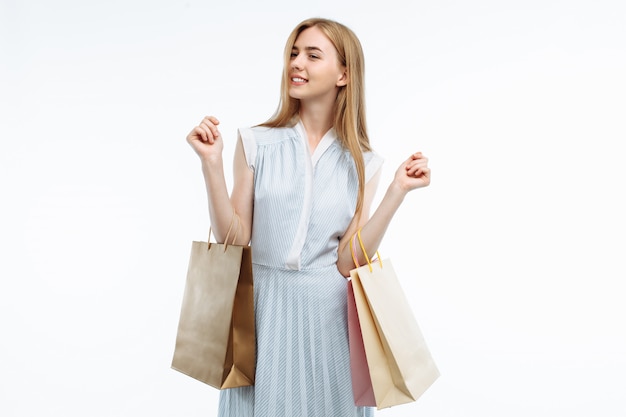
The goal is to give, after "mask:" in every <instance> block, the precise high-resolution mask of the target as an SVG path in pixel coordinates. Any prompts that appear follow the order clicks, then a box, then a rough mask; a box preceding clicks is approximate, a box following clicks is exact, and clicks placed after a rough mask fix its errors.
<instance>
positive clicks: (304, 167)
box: [219, 123, 382, 417]
mask: <svg viewBox="0 0 626 417" xmlns="http://www.w3.org/2000/svg"><path fill="white" fill-rule="evenodd" d="M239 135H240V137H241V140H242V143H243V145H244V151H245V154H246V159H247V162H248V165H249V166H250V167H251V168H252V169H253V170H254V220H253V227H252V238H251V246H252V262H253V273H254V285H255V287H254V293H255V313H256V329H257V368H256V381H255V385H254V387H242V388H233V389H226V390H222V391H221V392H220V401H219V416H220V417H252V416H254V417H364V416H372V415H373V413H374V410H373V408H370V407H356V406H355V405H354V398H353V394H352V383H351V376H350V359H349V347H348V333H347V317H346V316H347V313H346V296H347V294H346V288H347V287H346V284H347V282H346V279H345V278H344V277H343V276H342V275H341V274H340V273H339V272H338V270H337V267H336V261H337V247H338V244H339V239H340V238H341V237H342V236H343V234H344V232H345V230H346V229H347V227H348V225H349V224H350V221H351V220H352V217H353V215H354V210H355V207H356V198H357V192H358V179H357V175H356V168H355V164H354V161H353V159H352V157H351V155H350V153H349V152H348V151H347V150H346V149H343V148H342V146H341V144H340V142H339V141H338V139H337V137H336V135H335V132H334V130H332V129H331V130H330V131H329V132H328V133H327V134H326V135H325V136H324V137H323V138H322V140H321V142H320V143H319V144H318V146H317V148H316V149H315V151H314V153H313V154H311V153H310V151H309V147H308V140H307V139H306V133H305V130H304V127H303V126H302V124H301V123H298V124H296V125H295V126H294V127H285V128H264V127H254V128H247V129H240V130H239ZM364 157H365V161H366V180H368V179H369V178H371V177H372V176H373V175H374V174H375V173H376V171H377V170H378V169H379V168H380V166H381V164H382V158H380V156H378V155H377V154H375V153H373V152H368V153H366V154H365V155H364Z"/></svg>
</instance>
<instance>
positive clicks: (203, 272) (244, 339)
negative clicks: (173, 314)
mask: <svg viewBox="0 0 626 417" xmlns="http://www.w3.org/2000/svg"><path fill="white" fill-rule="evenodd" d="M238 220H239V219H238V218H237V227H236V229H235V233H234V236H235V237H233V238H232V241H231V244H228V241H229V237H230V234H231V231H232V228H233V223H232V222H231V225H230V228H229V230H228V234H227V235H226V240H225V243H224V244H218V243H211V232H210V231H209V239H208V241H207V242H193V243H192V246H191V255H190V258H189V267H188V270H187V281H186V284H185V291H184V295H183V302H182V307H181V312H180V319H179V324H178V332H177V335H176V346H175V349H174V357H173V359H172V365H171V366H172V368H173V369H175V370H177V371H179V372H182V373H184V374H186V375H188V376H190V377H192V378H195V379H197V380H199V381H202V382H204V383H206V384H208V385H211V386H212V387H215V388H218V389H224V388H234V387H240V386H247V385H254V375H255V364H256V351H255V350H256V347H255V327H254V298H253V297H254V294H253V278H252V257H251V249H250V247H249V246H237V245H234V244H233V243H234V242H235V239H236V236H237V231H238V228H239V221H238Z"/></svg>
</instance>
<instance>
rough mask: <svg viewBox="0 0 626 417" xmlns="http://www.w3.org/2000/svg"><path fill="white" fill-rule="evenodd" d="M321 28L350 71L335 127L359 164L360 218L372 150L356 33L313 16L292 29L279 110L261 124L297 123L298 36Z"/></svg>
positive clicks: (341, 92)
mask: <svg viewBox="0 0 626 417" xmlns="http://www.w3.org/2000/svg"><path fill="white" fill-rule="evenodd" d="M310 27H317V28H319V29H320V30H321V31H322V33H324V35H326V37H327V38H328V39H329V40H330V41H331V43H332V44H333V46H334V47H335V49H336V50H337V56H338V59H339V63H340V64H341V65H342V66H344V67H345V68H346V70H347V74H348V83H347V84H346V85H345V86H342V87H340V88H339V92H338V94H337V99H336V100H335V104H334V108H333V114H334V120H333V127H334V128H335V131H336V133H337V137H338V138H339V140H340V143H341V145H342V146H343V147H344V148H345V149H347V150H348V151H349V152H350V154H351V155H352V158H353V159H354V163H355V165H356V171H357V177H358V179H359V192H358V197H357V202H356V210H355V214H356V216H357V217H360V215H361V211H362V209H363V199H364V194H365V162H364V159H363V152H365V151H371V147H370V142H369V137H368V135H367V123H366V120H365V83H364V78H365V63H364V56H363V49H362V48H361V43H360V42H359V39H358V38H357V37H356V35H355V34H354V32H352V30H350V29H349V28H347V27H346V26H344V25H342V24H341V23H338V22H335V21H332V20H328V19H322V18H312V19H307V20H305V21H303V22H302V23H300V24H299V25H298V26H296V28H295V29H294V30H293V31H292V32H291V34H290V35H289V38H288V39H287V43H286V45H285V52H284V61H285V64H284V68H283V77H282V81H281V87H280V103H279V105H278V109H277V110H276V113H274V115H273V116H272V117H271V118H270V119H269V120H268V121H266V122H265V123H263V124H262V125H261V126H266V127H285V126H293V125H294V124H295V120H296V116H297V115H298V112H299V110H300V100H298V99H295V98H292V97H290V96H289V72H290V61H291V52H292V49H293V46H294V44H295V43H296V39H297V38H298V36H299V35H300V33H302V32H303V31H304V30H305V29H308V28H310Z"/></svg>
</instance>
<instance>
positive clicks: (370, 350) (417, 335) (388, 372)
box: [350, 236, 439, 409]
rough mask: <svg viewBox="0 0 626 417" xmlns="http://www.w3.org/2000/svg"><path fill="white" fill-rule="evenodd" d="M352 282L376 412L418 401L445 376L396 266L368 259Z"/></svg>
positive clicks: (357, 271)
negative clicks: (431, 352) (427, 343)
mask: <svg viewBox="0 0 626 417" xmlns="http://www.w3.org/2000/svg"><path fill="white" fill-rule="evenodd" d="M359 239H360V236H359ZM366 256H367V255H366ZM350 277H351V285H352V289H353V292H354V298H355V303H356V307H357V312H358V317H359V324H360V326H361V333H362V337H363V345H364V347H365V354H366V358H367V363H368V366H369V371H370V377H371V381H372V387H373V389H374V397H375V399H376V407H377V408H378V409H382V408H387V407H391V406H394V405H399V404H405V403H408V402H412V401H415V400H417V399H418V398H419V397H420V396H421V395H422V394H423V393H424V392H425V391H426V390H427V389H428V388H429V387H430V386H431V385H432V384H433V383H434V382H435V380H436V379H437V378H438V377H439V371H438V369H437V366H436V365H435V362H434V360H433V358H432V356H431V354H430V351H429V349H428V347H427V345H426V342H425V341H424V337H423V336H422V332H421V330H420V328H419V326H418V324H417V321H416V320H415V317H414V315H413V312H412V310H411V308H410V305H409V303H408V300H407V299H406V297H405V295H404V292H403V291H402V288H401V286H400V283H399V281H398V279H397V276H396V273H395V271H394V269H393V266H392V265H391V261H389V260H383V261H379V262H378V263H371V262H370V260H369V259H368V265H364V266H361V267H357V268H355V269H353V270H352V271H351V272H350Z"/></svg>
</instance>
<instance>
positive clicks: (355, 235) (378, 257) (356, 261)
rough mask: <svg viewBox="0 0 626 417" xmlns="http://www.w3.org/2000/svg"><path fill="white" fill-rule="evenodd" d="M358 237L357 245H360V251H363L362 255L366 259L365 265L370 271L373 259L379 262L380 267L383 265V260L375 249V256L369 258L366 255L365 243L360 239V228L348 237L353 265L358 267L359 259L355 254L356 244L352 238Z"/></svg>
mask: <svg viewBox="0 0 626 417" xmlns="http://www.w3.org/2000/svg"><path fill="white" fill-rule="evenodd" d="M357 237H358V238H359V245H360V246H361V251H362V252H363V255H364V256H365V260H366V261H367V265H368V266H369V268H370V272H372V262H373V261H375V260H378V263H379V264H380V267H381V268H382V267H383V261H382V260H381V259H380V254H379V253H378V251H376V258H374V259H372V260H370V258H369V256H367V252H366V251H365V245H363V240H361V229H359V230H357V232H356V233H355V234H354V236H352V239H350V253H352V260H353V261H354V265H355V266H356V267H357V268H358V267H360V265H359V260H358V258H357V256H356V247H355V246H356V245H355V244H354V243H353V242H354V239H356V238H357Z"/></svg>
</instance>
